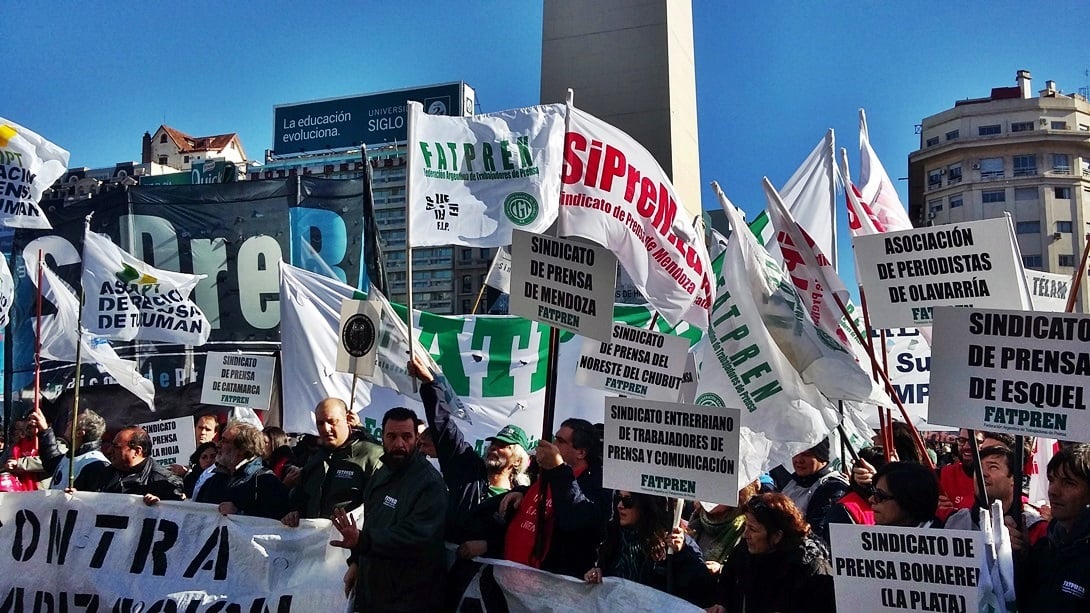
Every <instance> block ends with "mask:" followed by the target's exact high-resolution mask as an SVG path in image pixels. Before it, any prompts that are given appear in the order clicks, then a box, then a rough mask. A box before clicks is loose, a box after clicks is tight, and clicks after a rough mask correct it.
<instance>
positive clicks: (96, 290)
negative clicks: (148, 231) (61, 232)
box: [83, 223, 211, 345]
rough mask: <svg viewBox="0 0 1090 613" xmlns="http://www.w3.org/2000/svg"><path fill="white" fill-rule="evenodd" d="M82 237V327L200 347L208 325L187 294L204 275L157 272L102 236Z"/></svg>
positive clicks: (114, 335) (86, 233) (107, 334)
mask: <svg viewBox="0 0 1090 613" xmlns="http://www.w3.org/2000/svg"><path fill="white" fill-rule="evenodd" d="M89 226H90V223H88V224H87V227H85V230H84V236H83V293H84V308H83V326H84V327H85V328H87V329H88V330H90V331H91V332H93V333H95V334H98V335H100V336H105V337H107V338H112V339H118V340H123V341H131V340H144V341H159V342H163V343H177V344H180V345H203V344H204V343H205V342H207V341H208V335H209V334H210V333H211V326H210V325H209V323H208V320H207V319H206V318H205V316H204V313H202V312H201V310H200V309H199V308H198V307H197V305H196V303H194V302H193V301H192V300H190V299H189V294H190V293H191V292H192V291H193V288H194V287H195V286H196V285H197V282H198V281H200V280H201V279H203V278H204V277H205V275H190V274H186V273H181V272H172V271H169V270H161V269H159V268H155V267H153V266H150V265H148V264H147V263H145V262H142V261H140V260H138V259H137V258H135V257H133V256H132V254H130V253H128V252H126V251H124V250H122V249H121V248H120V247H118V246H117V245H115V244H113V242H111V240H110V237H109V236H106V235H105V234H99V233H97V232H92V231H91V229H90V227H89Z"/></svg>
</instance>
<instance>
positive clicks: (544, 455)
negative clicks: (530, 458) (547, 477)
mask: <svg viewBox="0 0 1090 613" xmlns="http://www.w3.org/2000/svg"><path fill="white" fill-rule="evenodd" d="M563 463H564V458H563V456H561V455H560V448H558V447H557V446H556V445H554V444H552V443H550V442H549V441H545V440H541V441H538V443H537V465H538V466H540V467H541V468H542V469H543V470H551V469H553V468H556V467H557V466H560V465H561V464H563Z"/></svg>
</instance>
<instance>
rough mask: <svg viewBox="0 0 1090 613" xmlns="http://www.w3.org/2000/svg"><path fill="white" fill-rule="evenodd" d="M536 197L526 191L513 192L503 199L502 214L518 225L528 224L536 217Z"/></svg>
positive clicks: (538, 208)
mask: <svg viewBox="0 0 1090 613" xmlns="http://www.w3.org/2000/svg"><path fill="white" fill-rule="evenodd" d="M539 210H540V207H539V206H538V205H537V199H536V198H534V197H533V196H531V195H530V194H527V193H526V192H515V193H513V194H511V195H509V196H507V198H505V199H504V201H503V214H504V215H506V216H507V218H508V219H510V220H511V223H513V224H515V225H518V226H528V225H530V224H531V223H533V222H534V220H536V219H537V215H538V211H539Z"/></svg>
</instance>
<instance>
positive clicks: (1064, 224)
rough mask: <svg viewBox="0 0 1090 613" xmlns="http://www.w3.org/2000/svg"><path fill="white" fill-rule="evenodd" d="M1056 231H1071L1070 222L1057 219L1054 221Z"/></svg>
mask: <svg viewBox="0 0 1090 613" xmlns="http://www.w3.org/2000/svg"><path fill="white" fill-rule="evenodd" d="M1056 231H1057V232H1067V233H1070V232H1071V222H1070V221H1057V222H1056Z"/></svg>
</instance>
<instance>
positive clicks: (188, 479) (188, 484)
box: [182, 441, 216, 498]
mask: <svg viewBox="0 0 1090 613" xmlns="http://www.w3.org/2000/svg"><path fill="white" fill-rule="evenodd" d="M215 463H216V443H214V442H212V441H209V442H207V443H201V444H200V445H197V450H196V451H194V452H193V455H191V456H189V465H190V466H192V467H193V470H191V471H189V472H187V473H186V474H185V477H183V478H182V491H183V492H185V497H186V498H192V497H193V488H194V486H196V485H197V479H199V478H200V476H201V475H202V474H204V471H206V470H208V467H209V466H211V465H213V464H215Z"/></svg>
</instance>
